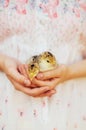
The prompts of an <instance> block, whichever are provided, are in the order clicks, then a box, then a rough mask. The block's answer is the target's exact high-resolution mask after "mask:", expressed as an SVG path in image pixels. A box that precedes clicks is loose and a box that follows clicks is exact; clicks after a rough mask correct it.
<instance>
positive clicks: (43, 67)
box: [38, 52, 57, 72]
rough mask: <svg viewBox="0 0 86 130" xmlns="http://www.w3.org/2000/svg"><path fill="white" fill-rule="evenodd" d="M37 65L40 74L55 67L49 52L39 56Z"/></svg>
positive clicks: (55, 63)
mask: <svg viewBox="0 0 86 130" xmlns="http://www.w3.org/2000/svg"><path fill="white" fill-rule="evenodd" d="M38 64H39V67H40V71H41V72H43V71H47V70H51V69H54V68H55V67H56V66H57V62H56V59H55V56H54V55H53V54H52V53H50V52H43V53H42V54H40V55H39V58H38Z"/></svg>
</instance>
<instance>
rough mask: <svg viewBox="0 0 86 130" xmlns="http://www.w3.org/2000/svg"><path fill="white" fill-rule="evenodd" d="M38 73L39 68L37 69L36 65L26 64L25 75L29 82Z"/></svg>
mask: <svg viewBox="0 0 86 130" xmlns="http://www.w3.org/2000/svg"><path fill="white" fill-rule="evenodd" d="M39 71H40V68H39V65H38V63H29V64H28V70H27V74H28V76H29V78H30V80H31V81H32V80H33V78H34V77H35V76H36V75H37V74H38V73H39Z"/></svg>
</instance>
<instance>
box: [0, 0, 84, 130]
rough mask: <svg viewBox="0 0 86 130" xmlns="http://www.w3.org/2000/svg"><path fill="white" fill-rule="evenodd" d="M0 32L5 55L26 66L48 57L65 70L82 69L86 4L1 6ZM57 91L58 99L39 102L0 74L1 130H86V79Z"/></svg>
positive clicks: (20, 1) (71, 0) (16, 2)
mask: <svg viewBox="0 0 86 130" xmlns="http://www.w3.org/2000/svg"><path fill="white" fill-rule="evenodd" d="M0 32H1V33H0V52H3V53H5V54H7V55H9V56H11V57H14V58H17V59H18V60H20V61H21V62H22V63H25V62H26V60H27V59H29V58H30V57H31V56H33V55H36V54H39V53H41V52H43V51H50V52H52V53H53V54H54V55H55V56H56V59H57V61H58V63H59V64H66V65H70V64H73V63H76V62H78V61H80V60H82V56H81V51H80V50H81V48H82V45H81V43H80V40H79V36H80V34H82V33H84V34H86V0H0ZM2 35H3V36H4V38H2ZM56 90H57V93H56V94H55V95H53V96H52V97H44V98H33V97H31V96H28V95H25V94H24V93H22V92H19V91H17V90H15V88H14V86H13V85H12V84H11V82H10V81H9V80H8V78H7V77H6V75H5V74H4V73H2V72H0V130H86V78H79V79H73V80H70V81H66V82H64V83H62V84H59V85H58V86H57V87H56Z"/></svg>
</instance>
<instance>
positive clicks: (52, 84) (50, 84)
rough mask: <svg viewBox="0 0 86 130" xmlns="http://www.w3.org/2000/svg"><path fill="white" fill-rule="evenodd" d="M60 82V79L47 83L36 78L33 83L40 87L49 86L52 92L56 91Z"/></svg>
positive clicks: (47, 81)
mask: <svg viewBox="0 0 86 130" xmlns="http://www.w3.org/2000/svg"><path fill="white" fill-rule="evenodd" d="M59 82H60V78H54V79H52V80H46V81H42V80H37V79H36V78H34V80H33V83H34V84H35V85H36V86H38V87H44V86H48V87H49V88H50V90H51V89H54V88H55V87H56V85H57V84H58V83H59Z"/></svg>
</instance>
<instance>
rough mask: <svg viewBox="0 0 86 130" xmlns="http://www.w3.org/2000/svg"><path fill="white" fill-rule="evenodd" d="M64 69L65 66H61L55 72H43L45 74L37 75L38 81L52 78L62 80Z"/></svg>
mask: <svg viewBox="0 0 86 130" xmlns="http://www.w3.org/2000/svg"><path fill="white" fill-rule="evenodd" d="M63 68H64V65H60V66H58V67H56V68H55V69H53V70H49V71H46V72H43V73H39V74H38V75H37V79H40V80H47V79H51V78H60V77H61V74H62V70H63Z"/></svg>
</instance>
